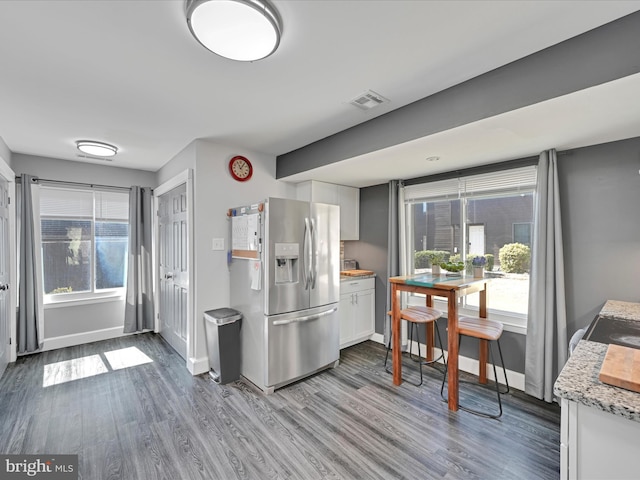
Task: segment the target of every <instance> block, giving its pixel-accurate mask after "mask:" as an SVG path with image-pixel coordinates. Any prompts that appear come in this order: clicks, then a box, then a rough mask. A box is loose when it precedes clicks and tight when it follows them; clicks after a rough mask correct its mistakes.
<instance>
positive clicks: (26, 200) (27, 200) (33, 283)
mask: <svg viewBox="0 0 640 480" xmlns="http://www.w3.org/2000/svg"><path fill="white" fill-rule="evenodd" d="M20 182H21V184H20V246H19V249H20V284H19V286H18V288H19V294H18V296H19V301H18V305H19V309H18V324H17V329H16V333H17V337H18V344H17V351H18V353H30V352H35V351H36V350H38V349H39V348H40V347H41V344H40V332H39V331H38V323H39V321H40V318H39V315H40V313H39V312H40V308H39V307H38V301H39V300H38V288H40V285H38V275H37V268H38V262H37V260H36V249H37V248H39V245H36V243H35V228H36V225H35V223H34V215H33V200H32V196H31V185H32V184H37V183H38V177H33V176H31V175H24V174H23V175H21V176H20Z"/></svg>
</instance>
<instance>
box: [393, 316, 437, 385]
mask: <svg viewBox="0 0 640 480" xmlns="http://www.w3.org/2000/svg"><path fill="white" fill-rule="evenodd" d="M391 313H392V312H387V314H388V315H391ZM441 316H442V312H441V311H440V310H436V309H435V308H432V307H421V306H414V307H407V308H405V309H403V310H401V311H400V320H406V321H407V322H409V342H410V344H411V343H412V342H413V332H414V329H415V332H416V338H417V341H418V358H417V359H415V360H414V359H413V357H412V356H411V347H409V358H411V359H412V360H414V361H417V362H418V363H419V364H420V383H413V382H409V383H411V384H413V385H415V386H416V387H419V386H420V385H422V365H429V364H432V363H435V362H437V361H438V360H440V359H442V360H443V361H444V364H445V370H446V365H447V362H446V360H445V359H444V348H443V346H442V338H440V329H439V328H438V322H436V320H437V319H438V318H440V317H441ZM430 323H433V325H434V326H435V331H436V335H437V337H438V343H439V344H440V356H439V357H438V358H435V359H433V360H425V361H422V354H421V353H420V332H419V330H418V326H419V325H428V324H430ZM425 345H428V343H427V341H426V339H425ZM427 348H428V347H427ZM389 350H391V338H389V343H388V344H387V353H386V355H385V357H384V369H385V370H386V371H387V373H393V372H392V371H391V370H389V369H388V368H387V360H388V358H389ZM426 356H427V355H425V357H426ZM403 380H404V381H408V380H405V379H403Z"/></svg>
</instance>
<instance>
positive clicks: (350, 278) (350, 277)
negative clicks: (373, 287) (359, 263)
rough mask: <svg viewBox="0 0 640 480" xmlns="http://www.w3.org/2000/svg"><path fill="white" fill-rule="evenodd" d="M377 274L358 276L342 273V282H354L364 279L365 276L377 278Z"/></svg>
mask: <svg viewBox="0 0 640 480" xmlns="http://www.w3.org/2000/svg"><path fill="white" fill-rule="evenodd" d="M375 277H376V274H375V273H374V274H371V275H357V276H353V275H340V282H354V281H357V280H363V279H365V278H375Z"/></svg>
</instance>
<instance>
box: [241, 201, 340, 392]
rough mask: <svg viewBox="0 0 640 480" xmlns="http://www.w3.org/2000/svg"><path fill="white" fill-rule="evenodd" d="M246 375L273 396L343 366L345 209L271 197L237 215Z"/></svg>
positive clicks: (244, 374) (243, 359)
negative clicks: (342, 218) (340, 308)
mask: <svg viewBox="0 0 640 480" xmlns="http://www.w3.org/2000/svg"><path fill="white" fill-rule="evenodd" d="M230 221H231V223H232V228H231V231H232V233H231V246H232V254H233V255H232V261H231V265H230V271H231V306H232V307H233V308H235V309H237V310H239V311H240V312H241V313H242V314H243V320H242V327H241V331H240V338H241V363H240V365H241V366H240V372H241V374H242V375H243V376H244V377H245V378H247V379H248V380H250V381H251V382H252V383H254V384H255V385H256V386H258V387H259V388H260V389H262V390H263V391H265V392H267V393H271V392H273V390H274V389H276V388H279V387H282V386H284V385H286V384H288V383H291V382H294V381H296V380H298V379H300V378H303V377H305V376H308V375H311V374H312V373H315V372H318V371H320V370H322V369H324V368H327V367H332V366H336V365H337V364H338V359H339V356H340V353H339V343H340V339H339V334H340V326H339V321H338V313H337V312H338V301H339V296H340V209H339V207H338V206H337V205H327V204H321V203H310V202H303V201H298V200H286V199H282V198H269V199H267V200H266V201H265V202H263V203H260V204H253V205H250V206H245V207H238V208H234V209H231V210H230Z"/></svg>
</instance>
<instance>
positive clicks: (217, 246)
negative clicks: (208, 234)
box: [211, 238, 224, 250]
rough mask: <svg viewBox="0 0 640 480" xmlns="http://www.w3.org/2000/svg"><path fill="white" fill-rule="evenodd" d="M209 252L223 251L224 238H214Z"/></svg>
mask: <svg viewBox="0 0 640 480" xmlns="http://www.w3.org/2000/svg"><path fill="white" fill-rule="evenodd" d="M211 250H224V238H214V239H213V243H212V245H211Z"/></svg>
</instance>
